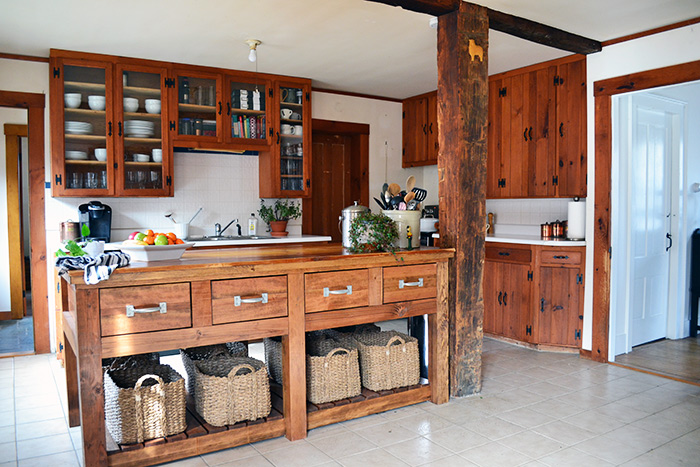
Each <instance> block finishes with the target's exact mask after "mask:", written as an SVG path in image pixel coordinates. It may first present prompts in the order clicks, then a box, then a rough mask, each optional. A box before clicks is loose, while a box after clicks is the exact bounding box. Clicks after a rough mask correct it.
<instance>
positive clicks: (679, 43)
mask: <svg viewBox="0 0 700 467" xmlns="http://www.w3.org/2000/svg"><path fill="white" fill-rule="evenodd" d="M695 60H700V26H699V25H697V24H696V25H692V26H686V27H684V28H679V29H674V30H671V31H667V32H664V33H660V34H655V35H652V36H647V37H643V38H640V39H637V40H634V41H628V42H621V43H619V44H615V45H611V46H608V47H605V48H604V49H603V51H602V52H599V53H596V54H591V55H589V56H588V58H587V74H588V77H587V98H588V173H589V174H595V100H594V97H593V89H594V84H595V82H596V81H600V80H603V79H607V78H613V77H617V76H623V75H627V74H630V73H636V72H640V71H646V70H653V69H655V68H661V67H665V66H670V65H677V64H680V63H686V62H691V61H695ZM594 178H595V177H592V176H589V177H588V193H589V194H590V196H589V199H591V201H592V200H593V194H594V193H595V191H594V190H595V180H594ZM587 211H588V212H587V219H586V238H587V239H588V240H589V241H588V246H589V248H588V249H587V251H586V284H587V285H588V286H587V287H586V293H585V300H584V319H583V348H584V349H588V350H591V348H592V313H593V308H592V297H593V289H592V287H590V285H591V284H592V283H593V248H592V247H593V235H594V227H595V222H594V215H593V214H594V203H593V202H589V203H588V205H587ZM613 350H614V349H613V348H612V346H611V347H610V351H611V352H610V354H612V353H613ZM609 357H610V358H612V355H610V356H609Z"/></svg>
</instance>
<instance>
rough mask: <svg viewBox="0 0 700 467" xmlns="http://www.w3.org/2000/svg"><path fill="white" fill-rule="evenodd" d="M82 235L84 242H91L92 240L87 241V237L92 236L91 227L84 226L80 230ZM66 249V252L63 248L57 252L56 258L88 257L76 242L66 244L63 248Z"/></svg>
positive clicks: (71, 241) (69, 241)
mask: <svg viewBox="0 0 700 467" xmlns="http://www.w3.org/2000/svg"><path fill="white" fill-rule="evenodd" d="M80 235H82V237H83V241H85V242H91V241H92V240H86V238H87V237H89V236H90V227H88V225H87V224H83V226H82V227H81V228H80ZM63 248H65V251H64V250H63V249H61V248H59V249H58V250H56V257H59V256H87V252H86V251H85V250H83V247H81V246H80V245H78V243H77V242H76V241H75V240H68V241H67V242H66V244H65V245H64V246H63Z"/></svg>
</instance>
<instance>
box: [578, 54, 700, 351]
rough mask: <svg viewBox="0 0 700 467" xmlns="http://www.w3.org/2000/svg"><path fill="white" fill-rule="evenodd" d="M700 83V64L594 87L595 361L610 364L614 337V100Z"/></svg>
mask: <svg viewBox="0 0 700 467" xmlns="http://www.w3.org/2000/svg"><path fill="white" fill-rule="evenodd" d="M697 80H700V60H697V61H694V62H688V63H683V64H680V65H673V66H668V67H664V68H656V69H654V70H647V71H641V72H639V73H633V74H629V75H625V76H618V77H615V78H609V79H605V80H601V81H596V82H595V83H594V84H593V96H594V100H595V195H594V196H595V209H594V224H595V226H594V233H593V283H592V287H593V316H592V317H593V326H592V328H593V329H592V334H593V335H592V347H591V349H592V350H591V358H592V359H593V360H596V361H599V362H607V361H608V346H609V342H610V341H609V333H610V257H611V250H610V248H611V236H610V217H611V212H610V210H611V203H610V190H611V188H612V176H611V165H612V97H613V96H615V95H618V94H624V93H628V92H633V91H640V90H644V89H652V88H657V87H661V86H669V85H672V84H681V83H685V82H689V81H697Z"/></svg>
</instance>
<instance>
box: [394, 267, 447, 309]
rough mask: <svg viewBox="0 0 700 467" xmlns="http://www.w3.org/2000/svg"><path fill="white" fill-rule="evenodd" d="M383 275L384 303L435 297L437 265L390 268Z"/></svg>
mask: <svg viewBox="0 0 700 467" xmlns="http://www.w3.org/2000/svg"><path fill="white" fill-rule="evenodd" d="M382 274H383V275H384V303H392V302H403V301H406V300H419V299H421V298H433V297H435V296H437V286H436V282H437V265H436V264H434V263H433V264H419V265H416V266H391V267H386V268H384V269H383V270H382Z"/></svg>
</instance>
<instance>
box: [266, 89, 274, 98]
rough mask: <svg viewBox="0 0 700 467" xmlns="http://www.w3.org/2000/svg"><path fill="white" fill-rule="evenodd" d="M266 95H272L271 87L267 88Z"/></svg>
mask: <svg viewBox="0 0 700 467" xmlns="http://www.w3.org/2000/svg"><path fill="white" fill-rule="evenodd" d="M267 95H268V96H270V98H272V96H273V92H272V88H268V89H267Z"/></svg>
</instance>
